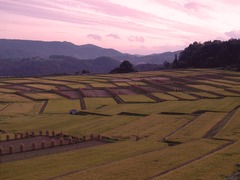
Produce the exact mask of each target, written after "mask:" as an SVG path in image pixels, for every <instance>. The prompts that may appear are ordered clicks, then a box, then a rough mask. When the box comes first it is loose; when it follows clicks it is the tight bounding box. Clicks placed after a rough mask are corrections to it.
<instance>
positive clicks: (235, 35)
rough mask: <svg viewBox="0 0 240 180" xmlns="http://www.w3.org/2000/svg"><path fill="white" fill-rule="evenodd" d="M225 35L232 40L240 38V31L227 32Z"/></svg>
mask: <svg viewBox="0 0 240 180" xmlns="http://www.w3.org/2000/svg"><path fill="white" fill-rule="evenodd" d="M225 34H226V35H227V36H228V37H230V38H236V39H238V38H240V30H235V31H229V32H225Z"/></svg>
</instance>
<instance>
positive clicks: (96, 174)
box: [64, 140, 226, 180]
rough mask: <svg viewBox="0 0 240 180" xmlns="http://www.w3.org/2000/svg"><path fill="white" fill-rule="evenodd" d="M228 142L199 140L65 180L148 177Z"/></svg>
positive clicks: (97, 168) (83, 172) (118, 162)
mask: <svg viewBox="0 0 240 180" xmlns="http://www.w3.org/2000/svg"><path fill="white" fill-rule="evenodd" d="M224 143H226V142H224V141H223V142H222V141H213V140H198V141H194V142H190V143H185V144H181V145H178V146H174V147H169V148H165V149H162V150H158V151H154V152H150V153H146V154H142V155H139V156H136V157H132V158H127V159H124V160H121V161H117V162H113V163H109V164H106V165H102V166H98V167H94V168H89V169H86V170H84V171H81V172H79V173H75V174H70V175H67V176H65V177H64V179H77V178H78V177H85V179H105V180H108V179H128V178H129V177H130V178H131V179H148V178H149V177H151V176H154V175H157V174H159V173H161V172H164V171H166V170H168V169H170V168H173V167H176V166H178V165H180V164H183V163H184V162H186V161H188V160H191V159H194V158H197V157H199V156H201V155H203V154H205V153H207V152H209V151H211V150H213V149H215V148H217V147H219V146H220V145H223V144H224Z"/></svg>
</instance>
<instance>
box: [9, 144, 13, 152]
mask: <svg viewBox="0 0 240 180" xmlns="http://www.w3.org/2000/svg"><path fill="white" fill-rule="evenodd" d="M9 153H10V154H12V153H13V145H11V146H9Z"/></svg>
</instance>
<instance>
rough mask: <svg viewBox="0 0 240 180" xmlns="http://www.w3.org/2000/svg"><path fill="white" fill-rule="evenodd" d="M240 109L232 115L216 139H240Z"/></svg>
mask: <svg viewBox="0 0 240 180" xmlns="http://www.w3.org/2000/svg"><path fill="white" fill-rule="evenodd" d="M239 117H240V108H239V109H238V110H237V112H236V113H235V114H234V115H233V117H232V118H231V119H230V120H229V121H228V123H227V124H226V125H225V127H224V128H223V129H221V131H220V132H219V133H218V134H217V135H216V137H217V138H223V139H230V140H238V139H240V128H239V127H240V121H239Z"/></svg>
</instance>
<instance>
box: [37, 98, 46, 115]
mask: <svg viewBox="0 0 240 180" xmlns="http://www.w3.org/2000/svg"><path fill="white" fill-rule="evenodd" d="M47 104H48V100H46V101H45V102H44V104H43V105H42V107H41V109H40V111H39V114H42V113H43V112H44V110H45V108H46V107H47Z"/></svg>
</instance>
